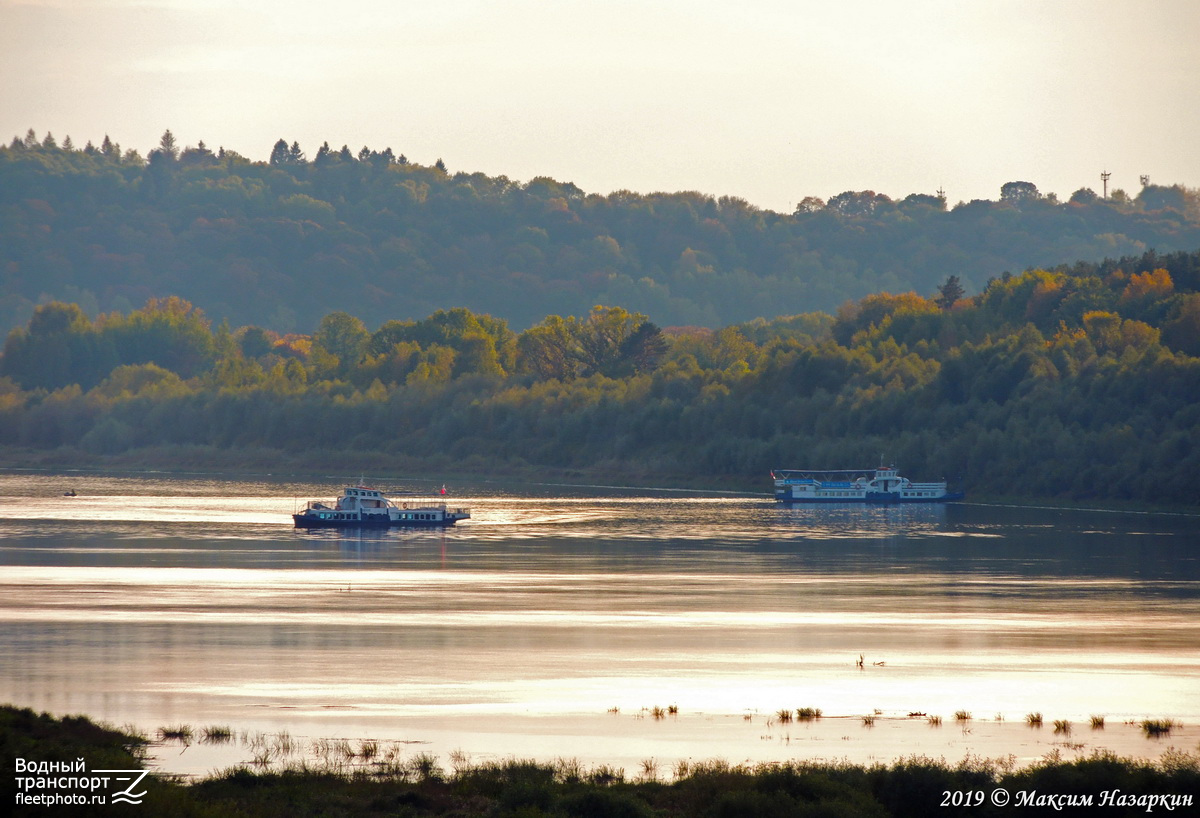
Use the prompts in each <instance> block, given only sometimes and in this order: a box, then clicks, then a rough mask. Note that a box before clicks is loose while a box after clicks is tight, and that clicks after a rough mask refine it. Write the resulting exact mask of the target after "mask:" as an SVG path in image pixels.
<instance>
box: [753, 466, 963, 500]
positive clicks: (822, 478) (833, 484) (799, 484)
mask: <svg viewBox="0 0 1200 818" xmlns="http://www.w3.org/2000/svg"><path fill="white" fill-rule="evenodd" d="M771 477H772V478H773V479H774V480H775V499H776V500H778V501H779V502H781V503H949V502H953V501H955V500H961V499H963V497H964V496H965V495H964V493H963V492H961V491H950V490H949V488H948V487H947V483H946V481H944V480H943V481H941V482H939V483H914V482H912V481H911V480H909V479H908V478H907V477H901V476H900V474H899V472H897V471H896V467H895V466H880V467H879V468H877V469H844V470H835V471H827V470H826V471H821V470H816V469H775V470H774V471H772V472H771Z"/></svg>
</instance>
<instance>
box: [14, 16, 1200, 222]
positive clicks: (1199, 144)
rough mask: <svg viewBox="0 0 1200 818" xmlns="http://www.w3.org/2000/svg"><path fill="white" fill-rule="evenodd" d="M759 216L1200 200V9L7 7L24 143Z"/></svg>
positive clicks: (18, 130)
mask: <svg viewBox="0 0 1200 818" xmlns="http://www.w3.org/2000/svg"><path fill="white" fill-rule="evenodd" d="M30 128H33V129H34V130H35V131H36V132H37V134H38V136H39V138H40V137H43V136H44V135H45V133H46V132H47V131H50V132H51V133H53V134H54V136H55V138H56V139H57V140H58V141H59V142H60V143H61V142H62V140H63V138H64V137H66V136H67V135H70V136H71V138H72V140H73V141H74V142H75V144H76V145H77V146H79V147H82V146H83V144H84V143H85V142H86V141H87V140H89V139H90V140H92V141H93V142H95V143H96V144H99V143H100V141H101V140H102V139H103V138H104V136H105V134H108V135H109V136H110V137H111V138H112V139H113V140H114V141H116V142H119V143H120V144H121V146H122V147H123V148H136V149H137V150H139V151H140V152H141V153H142V154H143V155H145V154H146V153H147V152H148V151H149V150H151V149H152V148H154V147H155V146H157V144H158V140H159V137H160V136H161V134H162V133H163V131H164V130H166V129H168V128H170V129H171V130H172V131H173V132H174V134H175V135H176V138H177V140H178V142H179V144H180V145H195V144H196V143H197V142H199V141H201V140H203V141H204V142H205V144H206V145H208V147H210V148H212V149H213V150H216V149H217V148H218V147H220V146H224V147H226V148H229V149H232V150H236V151H237V152H239V153H241V154H243V155H245V156H247V157H249V158H251V159H259V160H261V159H266V157H267V156H268V155H269V153H270V150H271V146H272V145H273V144H274V143H275V141H276V140H277V139H279V138H281V137H282V138H284V139H286V140H287V141H288V142H289V143H291V142H292V141H298V142H299V143H300V145H301V147H302V148H303V149H304V150H305V151H306V152H307V153H308V155H309V157H310V158H311V157H312V156H313V155H315V153H316V150H317V148H318V147H320V145H321V143H322V142H325V141H328V142H329V144H330V145H331V146H333V147H334V148H340V147H341V146H342V145H343V144H347V145H349V146H350V148H351V149H352V150H353V151H355V152H357V151H358V149H359V148H361V147H362V146H364V145H366V146H369V147H371V148H373V149H376V150H382V149H383V148H386V147H391V148H392V149H393V150H394V151H395V152H396V153H397V154H400V153H403V154H406V155H407V156H408V158H409V159H410V160H412V161H414V162H420V163H422V164H432V163H433V162H434V161H436V160H437V159H438V158H441V159H443V160H444V161H445V162H446V165H447V167H448V168H449V170H450V171H451V172H454V171H460V170H462V171H468V172H474V171H480V172H483V173H486V174H488V175H493V176H495V175H501V174H503V175H506V176H508V177H509V178H511V179H514V180H518V181H528V180H529V179H531V178H533V177H535V176H552V177H554V178H556V179H558V180H560V181H570V182H574V183H575V184H577V185H578V186H579V187H581V188H582V189H584V190H585V191H587V192H589V193H601V194H605V193H609V192H611V191H613V190H619V189H622V188H627V189H630V190H634V191H638V192H643V193H648V192H652V191H677V190H699V191H702V192H704V193H709V194H713V195H718V196H720V195H731V196H740V197H743V198H745V199H747V200H749V201H750V202H751V203H753V204H755V205H758V206H760V207H764V208H770V209H773V210H779V211H785V212H791V210H792V209H793V208H794V207H795V204H796V202H797V201H799V200H800V199H802V198H803V197H805V196H809V195H812V196H820V197H821V198H828V197H830V196H832V195H835V194H837V193H840V192H842V191H845V190H868V189H869V190H875V191H878V192H881V193H886V194H887V195H889V196H892V197H894V198H902V197H903V196H905V195H907V194H909V193H933V192H935V191H936V190H937V189H938V188H939V187H942V188H944V189H945V191H946V194H947V197H948V199H949V201H950V203H951V204H954V203H955V202H958V201H966V200H970V199H976V198H986V199H996V198H999V194H1000V186H1001V185H1002V184H1004V183H1005V182H1008V181H1014V180H1022V181H1029V182H1033V183H1034V184H1035V185H1037V186H1038V187H1039V189H1040V190H1041V191H1042V192H1043V193H1047V192H1054V193H1057V194H1058V195H1059V197H1060V198H1062V199H1066V198H1067V197H1068V196H1070V194H1071V193H1072V192H1073V191H1075V190H1077V189H1078V188H1080V187H1091V188H1093V189H1095V190H1096V191H1097V192H1099V190H1100V186H1101V183H1100V172H1101V171H1102V170H1106V169H1107V170H1108V171H1110V172H1111V173H1112V180H1111V182H1110V191H1111V190H1112V189H1114V188H1123V189H1125V190H1126V191H1128V192H1129V193H1131V194H1134V193H1136V192H1137V190H1138V189H1139V188H1140V185H1139V181H1138V177H1139V176H1140V175H1141V174H1148V175H1149V176H1150V178H1151V181H1152V182H1154V183H1156V184H1168V185H1169V184H1176V183H1181V184H1185V185H1187V186H1189V187H1200V0H1062V1H1059V0H822V1H821V2H814V1H813V0H739V2H736V3H734V2H725V3H718V2H715V1H714V0H494V1H493V2H483V0H432V1H431V2H411V1H410V0H335V2H315V1H314V0H0V139H3V140H4V141H5V142H8V141H9V140H11V139H12V137H13V136H20V137H23V136H24V135H25V133H26V131H27V130H28V129H30Z"/></svg>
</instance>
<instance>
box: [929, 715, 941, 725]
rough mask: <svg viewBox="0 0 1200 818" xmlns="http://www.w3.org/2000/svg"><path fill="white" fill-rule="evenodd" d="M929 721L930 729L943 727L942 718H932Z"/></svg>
mask: <svg viewBox="0 0 1200 818" xmlns="http://www.w3.org/2000/svg"><path fill="white" fill-rule="evenodd" d="M928 721H929V726H930V727H941V726H942V717H941V716H930V717H929V718H928Z"/></svg>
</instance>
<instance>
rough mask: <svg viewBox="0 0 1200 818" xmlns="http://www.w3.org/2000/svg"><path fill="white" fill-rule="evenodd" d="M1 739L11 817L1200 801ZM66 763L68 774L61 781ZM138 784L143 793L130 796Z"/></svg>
mask: <svg viewBox="0 0 1200 818" xmlns="http://www.w3.org/2000/svg"><path fill="white" fill-rule="evenodd" d="M288 741H289V743H292V744H294V743H295V742H294V741H293V740H291V739H289V740H288ZM0 744H2V745H3V746H5V747H7V748H10V749H11V750H12V751H13V753H14V754H15V756H16V758H17V760H18V762H19V763H18V764H17V765H16V769H17V772H18V774H19V775H18V777H17V778H15V779H13V778H9V777H0V797H2V798H4V799H5V800H6V802H7V803H9V804H10V805H12V804H13V803H14V801H15V803H16V805H17V809H16V810H15V811H14V812H13V814H14V815H35V814H47V813H46V812H45V807H46V806H53V805H55V804H72V805H96V804H100V805H101V806H100V808H99V809H98V810H97V809H96V808H95V807H94V806H93V807H92V808H91V809H87V808H85V809H83V810H79V809H78V808H77V807H76V808H75V809H73V810H72V814H108V813H107V812H106V806H105V805H106V804H108V803H109V801H108V799H109V798H113V799H114V800H113V801H112V803H116V802H117V801H120V800H122V799H124V800H125V801H126V802H128V803H132V804H136V805H139V808H141V809H144V810H146V811H147V814H154V815H185V814H186V815H190V816H193V818H206V816H224V815H229V814H237V815H244V816H248V817H249V816H285V815H286V816H288V818H297V817H298V816H314V817H315V816H318V815H329V814H333V813H336V814H339V815H347V816H355V815H364V816H365V815H378V814H399V815H406V816H418V815H420V816H451V815H453V816H461V815H496V816H512V817H513V818H516V817H517V816H522V817H523V818H534V816H537V817H539V818H540V817H541V816H546V817H547V818H549V816H563V818H568V817H573V816H579V817H580V818H583V817H584V816H591V817H592V818H603V817H604V816H613V818H617V817H618V816H620V817H621V818H650V817H651V816H657V817H658V818H675V817H676V816H680V817H682V816H688V818H700V817H701V816H713V818H720V817H721V816H728V815H781V816H782V815H801V814H804V815H807V814H812V813H813V812H814V810H815V811H816V812H817V813H819V814H822V815H824V814H829V815H856V816H857V815H862V816H877V818H888V816H920V815H928V814H931V813H933V812H938V811H941V812H946V814H950V815H1005V814H1011V811H1012V808H1018V809H1019V810H1020V814H1031V812H1030V811H1031V810H1037V814H1042V813H1043V811H1044V812H1045V813H1050V812H1057V811H1059V810H1061V809H1063V808H1064V807H1067V806H1087V807H1092V808H1094V807H1096V806H1100V807H1108V808H1109V809H1108V810H1106V814H1114V815H1138V814H1145V812H1147V811H1153V810H1154V809H1155V808H1157V807H1162V808H1163V809H1164V810H1174V809H1176V808H1179V807H1184V808H1191V807H1194V806H1195V800H1196V798H1197V797H1200V753H1196V752H1189V751H1179V750H1172V751H1169V752H1164V753H1163V755H1162V757H1161V758H1159V759H1158V760H1157V761H1153V762H1148V761H1144V760H1141V759H1137V758H1129V757H1122V756H1119V755H1115V754H1113V753H1110V752H1104V751H1096V752H1092V753H1090V754H1088V755H1086V756H1080V757H1078V758H1064V757H1063V754H1062V753H1061V752H1059V753H1053V754H1050V755H1048V756H1046V757H1045V758H1043V759H1041V760H1040V761H1037V762H1035V763H1033V764H1030V765H1028V766H1024V767H1018V766H1016V765H1015V764H1014V763H1013V762H1012V761H1011V760H1008V759H993V758H987V757H981V756H971V755H968V756H966V757H964V758H963V760H962V761H959V762H957V763H951V762H947V761H946V760H944V759H942V760H938V759H935V758H932V757H929V756H925V755H917V754H913V755H909V756H907V757H905V758H903V759H901V760H898V761H895V762H891V763H880V762H878V761H875V762H870V763H855V762H852V761H848V760H832V761H820V760H805V759H793V760H783V761H777V762H754V761H750V760H747V761H745V762H729V761H725V760H721V759H719V758H705V759H688V760H681V761H678V762H675V763H670V762H667V761H665V760H662V761H660V760H659V759H655V758H648V759H644V760H643V761H642V763H641V764H640V765H639V766H638V767H637V768H635V769H634V770H632V771H629V770H625V769H618V768H614V767H612V766H608V765H595V766H590V765H588V764H586V763H585V762H582V761H580V760H579V759H578V758H573V757H570V756H559V757H557V758H555V759H554V760H552V761H546V762H541V761H535V760H530V759H528V758H522V757H520V756H518V755H515V754H514V755H508V756H506V757H504V758H502V759H496V760H491V759H476V758H472V757H470V756H468V755H467V754H466V753H462V752H458V753H454V754H451V755H450V756H449V757H448V758H446V759H445V760H443V759H441V758H438V757H437V756H434V755H431V754H430V753H428V752H423V751H417V752H409V751H408V750H407V749H406V748H396V747H392V746H388V745H383V744H380V743H379V742H375V741H360V742H358V743H357V744H351V743H350V742H343V743H338V742H326V743H325V744H323V745H321V747H322V749H323V752H324V754H325V759H326V761H325V762H324V763H322V764H320V765H317V764H309V763H307V762H302V763H299V764H296V765H293V766H289V767H285V768H282V769H270V768H269V765H267V764H258V763H252V764H239V765H236V766H232V767H226V768H223V769H221V770H216V771H213V772H211V773H210V774H209V775H207V776H206V777H204V778H197V779H190V780H189V779H185V778H184V777H181V776H178V775H172V774H170V773H162V772H157V771H155V770H147V765H146V763H145V762H146V750H147V742H146V741H145V740H144V738H142V737H139V736H136V735H133V734H131V733H130V732H128V731H122V730H117V729H114V728H111V727H105V726H103V725H98V724H96V723H94V722H92V721H90V720H89V719H87V718H85V717H75V718H62V719H56V718H53V717H50V716H48V715H46V714H41V715H39V714H37V713H34V712H33V711H31V710H21V709H17V708H14V707H11V706H0ZM257 752H258V754H259V756H258V757H259V758H260V759H265V758H268V757H269V756H270V754H271V749H270V748H269V747H267V746H265V745H260V746H259V749H258V751H257ZM64 753H65V755H64ZM58 758H69V759H71V760H70V761H58V760H57V759H58ZM65 769H69V770H70V771H71V775H60V774H59V773H60V772H62V771H64V770H65ZM143 770H145V771H146V772H143V773H142V774H141V775H137V774H138V772H139V771H143ZM147 772H148V773H151V774H149V775H147V774H146V773H147ZM117 773H124V774H126V777H124V778H118V779H116V782H117V783H112V782H113V779H112V778H111V777H101V776H112V775H115V774H117ZM135 776H136V778H135ZM128 781H133V784H131V785H129V786H127V787H126V786H125V784H124V783H123V782H128ZM122 787H124V788H123V789H122ZM135 788H137V791H136V792H135V791H134V790H135ZM82 793H86V795H85V794H82ZM98 794H99V800H97V795H98ZM23 807H24V808H23ZM947 808H949V809H948V810H947ZM1112 808H1119V809H1112ZM52 814H57V812H55V813H52Z"/></svg>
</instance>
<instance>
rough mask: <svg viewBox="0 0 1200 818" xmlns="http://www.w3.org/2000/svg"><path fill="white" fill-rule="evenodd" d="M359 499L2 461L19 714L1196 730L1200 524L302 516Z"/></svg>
mask: <svg viewBox="0 0 1200 818" xmlns="http://www.w3.org/2000/svg"><path fill="white" fill-rule="evenodd" d="M68 488H74V489H75V490H76V491H78V492H79V496H76V497H64V496H63V492H64V491H65V490H67V489H68ZM387 488H392V486H390V485H389V486H387ZM395 488H397V489H399V490H422V489H428V488H429V487H428V486H421V485H417V484H409V485H404V484H398V485H397V486H395ZM338 490H339V486H338V484H337V482H336V481H335V480H331V481H330V482H328V483H324V484H321V485H311V484H301V483H291V482H284V481H260V482H250V481H245V480H213V479H190V480H189V479H179V478H169V477H165V476H163V477H157V476H153V477H147V476H144V475H143V476H138V477H100V476H88V477H86V478H81V477H79V476H75V477H72V478H68V477H64V476H62V475H30V474H11V475H3V476H0V571H2V574H0V644H2V645H3V647H4V657H3V670H2V672H0V700H4V701H9V702H13V703H16V704H20V705H24V706H32V707H35V708H39V709H46V710H50V711H53V712H57V713H68V712H72V713H73V712H83V713H87V714H89V715H91V716H93V717H96V718H100V719H105V720H108V721H111V722H114V723H118V724H121V723H126V722H130V723H134V724H136V725H139V726H140V727H142V728H143V729H145V730H147V731H149V732H153V730H154V728H156V727H158V726H161V725H163V724H169V723H178V722H186V723H191V724H195V725H202V724H229V725H231V726H233V727H234V728H235V729H240V730H245V729H260V730H276V731H278V730H283V729H288V730H290V731H291V732H292V733H296V734H304V735H310V736H328V735H352V736H363V735H366V736H376V737H380V738H390V739H401V740H412V741H420V742H428V743H429V744H428V745H427V746H430V747H433V748H434V749H436V750H438V751H441V752H448V751H450V750H454V749H460V748H462V749H467V750H474V751H475V752H478V753H482V754H484V755H488V754H492V755H504V754H509V753H512V754H518V755H529V756H536V757H542V758H546V757H553V756H554V755H571V756H583V757H586V758H591V759H593V760H595V761H598V762H599V761H610V760H616V761H621V760H628V759H631V758H632V759H637V758H644V757H647V756H650V755H655V754H664V753H676V754H680V753H681V754H683V757H688V756H690V757H696V758H703V757H711V756H724V757H730V758H733V759H735V760H736V759H740V758H742V757H755V758H759V757H767V758H772V757H795V756H796V755H801V756H803V755H804V754H805V753H808V754H813V753H815V754H816V755H823V756H830V757H842V756H845V755H847V754H852V753H853V752H854V751H853V749H848V743H847V742H846V741H843V742H842V743H843V745H847V746H837V745H836V742H837V741H838V739H839V738H843V737H842V736H840V732H844V731H845V730H846V729H847V727H846V723H845V722H842V723H836V722H832V720H830V719H826V720H825V722H826V724H827V725H828V724H833V727H832V728H830V727H825V728H821V727H813V726H805V727H800V726H797V727H796V728H795V732H796V734H797V743H796V745H795V746H793V744H792V743H791V738H792V737H791V733H790V732H789V733H788V736H787V738H788V743H787V745H786V748H787V749H786V750H785V749H784V745H783V744H781V742H782V740H783V734H782V733H780V732H779V731H778V728H777V727H776V728H774V731H775V732H774V733H772V735H771V740H770V741H769V742H768V741H765V740H764V737H763V736H764V734H763V730H764V729H765V728H764V727H763V723H762V719H760V717H761V716H762V715H763V714H770V713H773V712H775V711H777V710H779V709H781V708H797V707H802V706H814V707H820V708H821V709H822V710H823V711H824V712H825V713H826V714H828V715H830V716H836V715H841V716H856V715H858V714H863V713H870V712H873V711H874V710H875V709H879V710H881V711H882V712H883V714H884V715H900V716H902V715H904V714H906V713H908V712H928V713H941V714H943V715H945V716H946V717H947V719H949V717H950V716H952V714H953V712H954V711H955V710H960V709H962V710H968V711H972V712H974V713H976V714H977V715H980V716H986V717H988V718H989V719H992V718H994V716H995V714H1000V715H1003V716H1005V718H1006V719H1010V720H1015V721H1016V722H1020V721H1021V719H1022V718H1023V716H1024V714H1025V713H1028V712H1033V711H1039V712H1044V713H1045V714H1046V715H1047V718H1048V719H1049V718H1069V719H1072V720H1077V721H1084V722H1086V720H1087V719H1088V717H1089V715H1091V714H1106V716H1107V719H1108V721H1109V723H1110V725H1112V724H1120V723H1121V722H1122V721H1125V720H1136V719H1140V718H1145V717H1171V718H1176V719H1181V720H1183V721H1184V722H1185V723H1187V722H1189V721H1190V722H1191V723H1192V724H1195V723H1196V722H1197V721H1200V696H1197V693H1198V692H1200V568H1198V566H1200V561H1198V558H1197V545H1198V543H1197V537H1196V534H1195V531H1196V530H1197V528H1198V525H1197V523H1198V521H1197V520H1196V519H1195V518H1189V517H1175V516H1154V515H1126V514H1104V513H1091V512H1068V511H1057V510H1031V509H1015V508H992V507H982V506H972V505H959V506H950V507H945V506H906V507H897V508H867V507H861V506H832V507H822V508H781V507H776V506H775V505H774V504H773V503H771V502H769V501H767V500H765V499H763V498H754V497H752V498H747V497H691V496H687V495H685V494H681V493H677V492H647V493H640V494H631V493H629V492H620V491H615V490H600V489H587V490H574V491H566V490H563V489H562V488H559V489H555V490H551V489H548V488H545V487H541V488H539V487H531V486H524V487H517V488H512V489H509V490H505V491H496V490H482V491H480V490H476V491H473V492H471V494H473V495H474V496H471V497H469V498H463V497H462V496H456V497H455V498H454V499H455V502H458V501H460V500H462V501H463V502H465V503H466V504H469V505H470V506H471V508H472V519H471V520H470V521H468V522H465V523H462V524H460V525H459V526H458V527H456V528H453V529H450V530H447V531H445V532H440V531H433V532H431V531H415V532H414V531H399V530H395V531H383V532H380V531H343V532H337V531H319V532H303V531H298V530H296V529H294V528H293V527H292V525H291V520H290V517H289V516H288V515H289V514H290V513H291V512H292V511H293V510H294V509H295V508H296V507H298V506H299V505H302V503H303V501H304V500H307V499H310V498H315V497H329V496H332V495H334V494H336V493H337V492H338ZM464 493H465V492H459V494H460V495H461V494H464ZM860 655H861V656H862V657H863V666H862V667H858V666H857V660H858V658H859V656H860ZM668 704H672V705H677V706H678V708H679V710H680V714H681V715H680V716H679V717H678V718H677V719H675V720H673V721H672V722H671V723H670V724H665V723H659V724H655V723H653V722H654V720H647V719H644V718H639V716H642V715H644V713H643V711H642V708H646V707H651V706H666V705H668ZM610 709H616V710H617V713H618V714H617V715H613V714H609V713H608V711H609V710H610ZM744 715H748V716H750V717H751V719H750V723H749V725H747V723H746V722H745V721H744V719H743V716H744ZM822 729H824V730H826V732H827V733H829V734H828V735H824V734H821V733H820V731H821V730H822ZM655 731H657V732H655ZM801 731H806V732H801ZM830 731H832V732H830ZM1108 731H1109V734H1110V736H1112V735H1114V728H1113V727H1109V728H1108ZM976 732H977V733H978V734H979V735H980V736H982V735H983V734H985V733H987V730H984V729H983V728H982V727H980V728H978V729H977V730H976ZM818 734H820V735H821V736H824V738H825V739H827V740H828V741H827V742H826V743H821V742H818V741H813V742H810V743H809V744H805V743H804V742H802V741H801V739H802V738H805V737H807V738H810V739H815V738H817V737H818ZM967 735H968V733H967V731H964V732H963V736H964V738H963V741H964V742H967V743H968V744H969V739H967V738H966V736H967ZM1046 738H1047V739H1048V737H1046ZM855 739H856V743H857V744H860V745H862V746H864V747H867V748H868V750H867V753H868V755H872V757H873V756H874V755H875V754H878V755H879V756H881V757H887V756H888V755H889V753H890V754H891V755H893V756H894V755H896V754H900V753H907V752H912V751H914V750H920V749H922V746H923V745H922V742H927V740H926V739H924V738H923V737H921V736H917V737H916V738H914V736H913V735H912V734H911V733H907V734H905V736H901V734H900V733H898V732H895V731H893V732H892V733H889V732H888V731H886V730H875V731H872V733H871V735H870V737H869V738H863V737H862V736H861V735H860V734H859V733H856V734H855ZM1191 740H1192V743H1193V744H1194V743H1195V739H1194V738H1192V739H1191ZM572 741H573V742H574V746H573V747H572ZM954 741H955V742H957V741H958V739H957V738H955V739H954ZM829 742H834V743H835V744H834V746H832V747H831V746H829ZM1045 743H1046V742H1041V743H1039V742H1038V741H1034V744H1035V745H1036V749H1035V750H1031V751H1030V752H1037V751H1039V750H1041V749H1044V748H1042V746H1041V745H1042V744H1045ZM931 746H932V747H933V749H934V750H935V751H936V750H937V749H938V748H940V749H941V752H940V753H938V752H934V754H935V755H936V754H946V752H947V750H946V745H945V742H944V741H943V742H941V743H934V744H933V745H931ZM1009 751H1010V750H1005V751H1004V752H1009ZM1011 751H1012V752H1016V750H1011ZM954 752H955V750H954V749H952V750H951V751H950V752H949V754H950V755H953V754H954ZM197 757H198V758H199V759H201V761H200V762H193V761H191V760H190V759H191V758H197ZM207 758H208V757H207V756H205V755H204V754H203V753H197V752H193V753H192V756H191V757H189V761H188V762H187V764H182V767H181V766H180V765H181V763H176V762H167V763H168V766H170V764H172V763H174V764H175V766H176V767H177V768H187V766H188V764H194V763H202V764H204V763H208V761H207Z"/></svg>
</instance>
